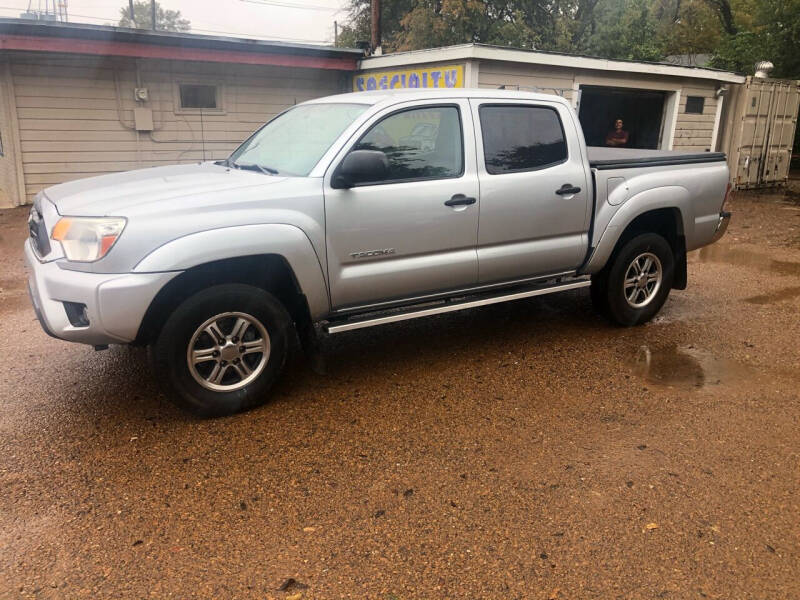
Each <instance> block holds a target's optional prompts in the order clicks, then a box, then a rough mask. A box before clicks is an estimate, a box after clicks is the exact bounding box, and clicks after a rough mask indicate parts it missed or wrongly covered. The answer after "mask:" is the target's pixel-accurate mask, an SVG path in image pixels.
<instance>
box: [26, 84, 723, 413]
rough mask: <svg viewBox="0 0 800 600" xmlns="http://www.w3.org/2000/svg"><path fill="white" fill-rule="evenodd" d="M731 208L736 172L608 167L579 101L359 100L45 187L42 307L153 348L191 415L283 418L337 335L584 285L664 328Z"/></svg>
mask: <svg viewBox="0 0 800 600" xmlns="http://www.w3.org/2000/svg"><path fill="white" fill-rule="evenodd" d="M420 125H424V126H425V127H427V128H428V129H430V130H431V131H435V135H434V134H432V137H431V139H430V140H426V142H425V143H419V140H418V139H417V138H419V135H418V132H419V131H420ZM414 140H416V141H414ZM729 190H730V186H729V184H728V168H727V165H726V163H725V156H724V154H720V153H711V152H706V153H702V154H686V153H679V152H670V151H653V150H634V149H618V148H613V149H612V148H587V147H586V144H585V141H584V137H583V134H582V131H581V127H580V124H579V122H578V119H577V117H576V114H575V112H574V110H573V109H572V107H571V106H570V104H569V103H568V102H567V101H566V100H564V99H562V98H559V97H557V96H550V95H541V94H533V93H523V92H511V91H500V90H468V89H465V90H453V89H448V90H389V91H373V92H361V93H352V94H341V95H336V96H330V97H327V98H320V99H317V100H313V101H310V102H305V103H302V104H299V105H296V106H293V107H291V108H289V109H288V110H286V111H285V112H283V113H281V114H280V115H278V116H277V117H275V118H274V119H272V120H271V121H269V122H268V123H267V124H266V125H264V126H263V127H262V128H261V129H259V130H258V131H257V132H256V133H254V134H253V135H252V136H251V137H250V138H249V139H247V140H246V141H245V142H244V143H243V144H242V145H241V146H240V147H239V148H238V149H237V150H235V151H234V152H233V154H231V155H230V157H228V158H227V159H225V160H221V161H217V162H203V163H199V164H183V165H176V166H164V167H156V168H150V169H142V170H136V171H131V172H127V173H119V174H110V175H103V176H100V177H93V178H90V179H83V180H78V181H72V182H69V183H63V184H60V185H56V186H53V187H50V188H48V189H45V190H44V191H43V192H41V193H40V194H38V195H37V196H36V198H35V201H34V203H33V207H32V209H31V212H30V217H29V229H30V237H29V239H28V240H27V241H26V243H25V256H26V259H27V265H28V267H29V274H30V275H29V290H30V296H31V299H32V302H33V306H34V309H35V311H36V315H37V317H38V319H39V321H40V323H41V325H42V327H43V328H44V330H45V331H46V332H47V333H49V334H50V335H52V336H54V337H57V338H60V339H63V340H69V341H73V342H80V343H84V344H90V345H94V346H95V347H96V348H105V347H107V346H108V345H109V344H136V345H147V346H149V347H150V356H151V358H152V364H153V366H154V369H155V373H156V376H157V378H158V379H159V380H160V381H161V382H162V383H163V384H165V386H166V388H167V390H168V392H169V394H170V396H171V397H172V398H173V399H174V400H175V401H176V402H177V403H178V404H179V405H180V406H182V407H184V408H186V409H188V410H190V411H192V412H194V413H196V414H198V415H203V416H216V415H226V414H231V413H235V412H237V411H240V410H244V409H247V408H250V407H253V406H256V405H258V404H260V403H263V402H264V401H265V400H266V399H267V397H268V391H269V389H270V387H271V386H272V385H273V383H274V382H275V380H276V378H277V377H278V376H279V374H280V372H281V369H282V367H283V366H284V362H285V360H286V356H287V352H288V350H289V348H290V345H291V343H292V340H293V339H299V340H300V343H301V344H302V347H303V348H304V349H305V350H306V352H307V354H309V355H310V356H311V357H312V360H316V362H317V363H319V356H320V354H319V352H320V340H322V339H324V338H325V337H326V336H328V335H332V334H338V333H341V332H346V331H351V330H355V329H360V328H364V327H372V326H376V325H380V324H383V323H389V322H395V321H402V320H406V319H413V318H417V317H424V316H427V315H432V314H437V313H444V312H450V311H455V310H462V309H466V308H472V307H477V306H481V305H488V304H493V303H498V302H506V301H511V300H516V299H519V298H528V297H532V296H537V295H541V294H550V293H554V292H559V291H563V290H574V289H577V288H584V287H588V288H590V294H591V299H592V301H593V303H594V306H595V307H596V309H597V310H598V311H600V312H601V313H602V314H603V315H605V316H606V317H608V319H609V320H610V321H611V322H613V323H616V324H619V325H624V326H630V325H638V324H641V323H644V322H646V321H648V320H649V319H651V318H652V317H653V316H654V315H655V314H656V313H657V312H658V311H659V310H660V309H661V307H662V305H663V304H664V301H665V300H666V298H667V295H668V294H669V292H670V290H671V289H673V288H676V289H684V288H685V287H686V284H687V275H686V253H687V252H688V251H690V250H694V249H695V248H699V247H701V246H704V245H706V244H710V243H712V242H714V241H715V240H717V239H718V238H719V237H721V236H722V235H723V233H724V232H725V229H726V227H727V224H728V220H729V219H730V213H728V212H726V211H724V210H723V208H724V204H725V201H726V198H727V196H728V193H729ZM314 357H316V359H315V358H314Z"/></svg>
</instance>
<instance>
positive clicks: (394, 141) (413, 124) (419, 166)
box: [353, 106, 464, 183]
mask: <svg viewBox="0 0 800 600" xmlns="http://www.w3.org/2000/svg"><path fill="white" fill-rule="evenodd" d="M353 150H380V151H381V152H383V153H385V154H386V157H387V158H388V159H389V174H388V175H387V177H386V178H385V179H384V180H383V181H382V182H376V183H385V182H389V181H402V180H409V179H433V178H436V179H443V178H446V177H458V176H460V175H461V172H462V170H463V163H464V156H463V151H462V145H461V120H460V118H459V115H458V109H457V108H455V107H452V106H436V107H425V108H416V109H412V110H404V111H402V112H399V113H395V114H393V115H390V116H388V117H386V118H385V119H382V120H381V121H379V122H378V123H376V124H375V125H374V126H373V127H372V128H371V129H370V130H369V131H368V132H367V133H366V134H365V135H364V137H362V138H361V140H359V142H358V143H357V144H356V145H355V146H354V147H353Z"/></svg>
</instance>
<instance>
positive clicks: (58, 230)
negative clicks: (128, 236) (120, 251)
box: [50, 217, 126, 262]
mask: <svg viewBox="0 0 800 600" xmlns="http://www.w3.org/2000/svg"><path fill="white" fill-rule="evenodd" d="M125 222H126V220H125V219H124V218H122V217H61V218H60V219H59V220H58V223H56V226H55V227H53V232H52V233H51V234H50V238H51V239H54V240H56V241H58V242H61V246H62V247H63V248H64V254H65V255H66V257H67V260H73V261H77V262H93V261H95V260H99V259H101V258H103V257H104V256H105V255H106V254H108V251H109V250H111V247H112V246H113V245H114V244H115V243H116V241H117V239H118V238H119V236H120V235H121V234H122V230H123V229H125Z"/></svg>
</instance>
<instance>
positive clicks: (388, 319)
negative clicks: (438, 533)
mask: <svg viewBox="0 0 800 600" xmlns="http://www.w3.org/2000/svg"><path fill="white" fill-rule="evenodd" d="M590 284H591V281H590V280H589V279H583V280H580V281H572V282H570V283H559V284H556V285H552V286H548V287H541V288H536V289H532V290H525V291H522V292H516V293H513V294H505V295H502V296H494V297H492V298H481V299H480V300H471V301H468V302H457V303H453V304H445V305H443V306H436V307H433V308H425V309H422V310H416V311H411V312H405V313H398V314H394V315H387V316H384V317H375V318H373V319H364V320H362V321H351V322H349V323H341V324H333V325H330V324H329V325H327V326H326V327H325V330H326V331H327V332H328V333H330V334H333V333H342V332H343V331H353V330H354V329H363V328H365V327H374V326H375V325H383V324H385V323H394V322H397V321H407V320H409V319H417V318H419V317H428V316H430V315H438V314H442V313H449V312H455V311H457V310H464V309H467V308H474V307H476V306H488V305H490V304H499V303H500V302H510V301H511V300H519V299H521V298H530V297H532V296H543V295H545V294H552V293H554V292H563V291H566V290H574V289H578V288H584V287H588V286H589V285H590Z"/></svg>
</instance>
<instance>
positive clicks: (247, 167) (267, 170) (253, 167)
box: [229, 162, 278, 175]
mask: <svg viewBox="0 0 800 600" xmlns="http://www.w3.org/2000/svg"><path fill="white" fill-rule="evenodd" d="M229 164H230V166H232V167H235V168H237V169H242V170H244V171H260V172H261V173H264V175H277V174H278V170H277V169H273V168H271V167H264V166H262V165H257V164H256V163H237V162H231V163H229Z"/></svg>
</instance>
